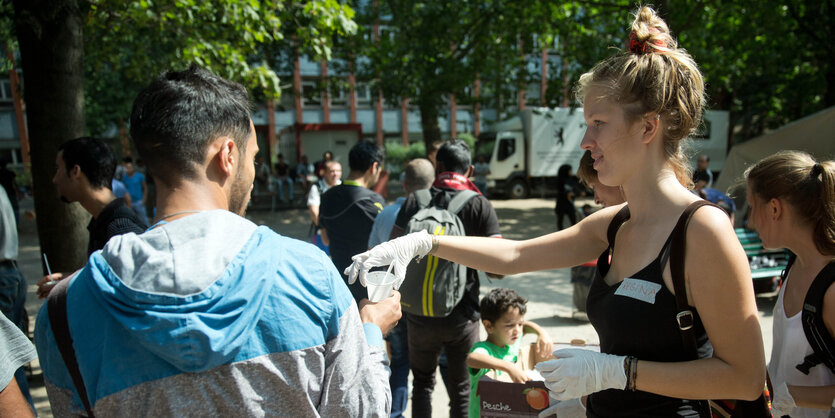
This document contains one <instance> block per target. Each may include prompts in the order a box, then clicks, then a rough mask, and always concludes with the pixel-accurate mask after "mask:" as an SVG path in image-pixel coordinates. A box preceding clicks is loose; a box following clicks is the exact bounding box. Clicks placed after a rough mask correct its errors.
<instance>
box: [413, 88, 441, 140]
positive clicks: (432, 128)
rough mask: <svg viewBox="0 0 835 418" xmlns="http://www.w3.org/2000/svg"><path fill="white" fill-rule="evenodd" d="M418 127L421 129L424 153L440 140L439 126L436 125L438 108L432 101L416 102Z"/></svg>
mask: <svg viewBox="0 0 835 418" xmlns="http://www.w3.org/2000/svg"><path fill="white" fill-rule="evenodd" d="M418 109H420V127H421V129H423V143H424V145H426V151H427V152H428V151H429V150H430V149H432V144H434V143H436V142H439V141H440V140H441V126H440V125H439V124H438V107H437V105H436V104H435V102H434V101H433V100H418Z"/></svg>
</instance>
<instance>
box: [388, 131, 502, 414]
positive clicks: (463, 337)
mask: <svg viewBox="0 0 835 418" xmlns="http://www.w3.org/2000/svg"><path fill="white" fill-rule="evenodd" d="M470 161H471V160H470V147H469V146H467V143H466V142H464V141H462V140H460V139H452V140H449V141H447V142H445V143H444V144H443V145H442V146H441V147H440V149H438V153H437V155H436V166H435V172H436V177H435V182H434V184H433V185H432V188H431V189H429V191H430V193H431V195H432V203H433V204H434V205H435V206H438V207H441V208H446V207H447V206H448V205H449V202H450V201H451V200H452V198H453V197H454V196H455V195H456V194H457V193H458V192H459V191H461V190H472V191H475V192H478V188H477V187H476V186H475V185H474V184H473V183H472V182H471V181H470V180H469V177H470V175H472V170H473V167H472V166H471V165H470ZM418 210H420V206H419V204H418V202H417V200H416V198H415V195H414V194H411V195H409V197H408V198H407V199H406V202H404V203H403V207H402V208H401V209H400V213H398V215H397V219H396V220H395V222H394V229H393V230H392V238H395V237H398V236H400V235H402V233H403V231H404V230H405V229H406V226H407V224H408V223H409V220H410V219H411V218H412V216H414V215H415V214H416V213H417V212H418ZM458 216H459V218H460V219H461V222H462V223H463V225H464V231H465V232H466V234H467V235H468V236H480V237H501V231H500V230H499V221H498V217H497V216H496V211H495V210H493V206H492V205H491V204H490V201H489V200H487V199H486V198H485V197H484V196H482V195H481V194H479V195H477V196H476V197H474V198H472V199H470V200H469V201H468V202H467V203H466V204H465V205H464V207H463V208H462V209H461V211H460V212H459V213H458ZM491 276H493V275H491ZM493 277H497V278H501V277H502V276H493ZM478 297H479V281H478V272H477V271H476V270H473V269H467V283H466V291H465V294H464V297H463V298H462V299H461V302H459V303H458V305H456V306H455V308H454V309H453V310H452V313H450V314H449V316H447V317H445V318H431V317H422V316H417V315H408V316H407V317H406V321H407V324H408V334H409V365H410V367H411V369H412V375H413V377H414V393H413V394H412V416H414V417H429V416H431V415H432V404H431V401H432V390H433V389H434V387H435V369H437V368H438V358H439V356H440V353H441V349H443V350H444V351H445V352H446V356H447V358H448V364H449V372H448V382H447V391H448V392H450V393H449V398H450V400H451V402H450V416H452V417H465V416H467V410H468V405H469V394H470V382H469V376H468V372H467V366H466V364H465V361H466V358H467V354H468V353H469V352H470V349H471V348H472V346H473V344H475V343H476V342H477V341H478V340H479V334H478V332H479V328H478V320H479V305H478Z"/></svg>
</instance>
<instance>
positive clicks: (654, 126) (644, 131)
mask: <svg viewBox="0 0 835 418" xmlns="http://www.w3.org/2000/svg"><path fill="white" fill-rule="evenodd" d="M659 129H661V116H660V115H658V114H657V113H649V114H647V115H644V117H643V119H641V142H643V143H644V144H649V143H650V142H651V141H652V139H653V138H655V135H656V134H657V133H658V130H659Z"/></svg>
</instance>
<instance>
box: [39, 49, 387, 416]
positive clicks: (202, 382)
mask: <svg viewBox="0 0 835 418" xmlns="http://www.w3.org/2000/svg"><path fill="white" fill-rule="evenodd" d="M130 126H131V136H132V137H133V140H134V141H135V143H136V147H137V149H138V150H139V154H140V156H141V157H142V159H143V160H144V161H145V162H146V164H147V167H148V169H150V170H152V171H153V172H154V176H155V178H156V180H157V181H156V184H157V197H158V199H157V222H156V223H155V224H154V225H153V226H152V227H151V228H150V229H149V230H148V231H146V232H145V233H143V234H141V235H134V234H128V235H122V236H119V237H114V238H113V239H112V240H111V241H110V242H109V243H108V244H107V245H106V246H105V247H104V249H103V250H102V251H100V252H96V253H94V254H93V256H92V257H90V262H89V263H88V264H87V266H85V267H84V268H83V269H82V270H81V271H80V272H79V273H78V274H76V275H74V277H72V278H70V279H69V280H64V281H63V282H61V283H60V284H59V285H57V286H56V288H55V289H54V290H53V291H52V293H51V294H50V298H51V300H50V302H53V301H56V302H57V301H58V299H53V298H58V297H59V296H65V297H66V299H65V302H66V317H67V324H66V325H67V329H68V332H69V335H70V336H71V338H72V344H71V345H70V344H68V343H67V339H66V338H60V337H61V334H60V333H59V334H58V335H55V334H53V333H52V331H51V324H50V320H51V315H50V312H49V310H50V309H52V306H50V304H44V307H43V308H41V311H40V313H39V314H38V320H37V326H36V330H35V340H36V346H37V348H38V354H39V358H40V361H41V367H42V368H43V371H44V380H45V382H46V387H47V391H48V394H49V399H50V403H51V405H52V410H53V412H54V413H55V415H56V416H69V415H74V414H76V413H78V412H80V410H82V409H81V405H80V404H78V403H77V402H78V400H82V402H85V401H86V402H85V403H86V404H87V405H85V408H86V409H88V410H89V411H90V412H93V413H95V415H99V416H114V415H125V414H128V415H136V416H185V415H188V416H265V415H274V414H281V415H290V416H320V415H321V416H372V415H373V416H381V415H387V414H388V410H389V408H390V402H391V395H390V393H389V390H388V371H387V369H386V365H387V361H386V358H385V352H384V351H383V349H382V334H383V332H382V331H388V330H389V329H390V328H391V327H392V326H393V325H394V323H395V322H396V321H397V319H399V318H400V310H399V294H398V293H395V294H394V295H393V296H392V297H390V298H388V299H385V300H383V301H381V302H378V303H375V304H372V303H368V304H366V305H364V306H363V307H362V308H361V309H357V305H356V304H355V303H354V301H353V299H352V298H351V296H350V293H349V292H348V289H347V287H346V286H345V285H344V284H343V280H342V276H341V275H339V273H337V271H336V269H335V268H334V267H333V264H332V263H331V262H330V260H328V259H327V257H326V256H325V254H323V253H322V252H321V251H318V250H316V249H315V247H313V246H312V245H310V244H307V243H303V242H301V241H297V240H293V239H290V238H286V237H282V236H280V235H278V234H276V233H275V232H273V231H272V230H270V229H269V228H266V227H259V226H257V225H255V224H253V223H252V222H250V221H249V220H247V219H245V218H244V217H242V215H243V213H244V211H245V209H246V205H247V202H248V200H249V196H250V191H251V190H252V186H253V180H254V178H255V164H254V163H255V155H256V154H257V153H258V144H257V141H256V137H255V129H254V127H253V125H252V121H251V116H250V104H249V99H248V97H247V92H246V90H245V89H244V88H243V86H241V85H240V84H237V83H234V82H231V81H228V80H224V79H222V78H220V77H218V76H216V75H214V74H212V73H210V72H208V71H206V70H203V69H201V68H199V67H197V66H195V65H192V66H191V67H190V68H188V69H187V70H184V71H177V72H174V71H172V72H167V73H165V74H163V75H162V76H160V77H159V78H157V79H156V80H155V81H153V82H152V83H151V84H150V85H148V86H147V87H146V88H145V89H144V90H142V92H140V93H139V96H138V97H137V99H136V100H135V101H134V105H133V109H132V112H131V118H130ZM363 322H365V323H366V324H365V325H363ZM56 326H57V325H56ZM56 338H59V339H58V340H56ZM62 341H64V343H63V347H65V348H66V347H67V346H69V348H70V350H69V353H68V354H66V357H67V358H73V357H74V358H75V360H77V364H78V371H79V373H78V374H77V375H76V376H75V377H76V378H78V377H81V378H82V379H83V383H80V384H79V386H78V387H80V388H82V389H83V388H89V389H90V390H88V391H86V393H87V395H88V396H85V397H83V398H82V397H81V396H80V395H79V393H84V391H83V390H76V388H77V387H76V386H75V385H74V383H73V382H74V381H75V379H71V378H70V375H71V373H72V371H71V369H68V368H67V366H65V364H67V363H66V362H65V361H64V360H63V358H64V356H62V354H61V353H60V351H59V349H58V347H59V344H62Z"/></svg>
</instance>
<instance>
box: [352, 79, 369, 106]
mask: <svg viewBox="0 0 835 418" xmlns="http://www.w3.org/2000/svg"><path fill="white" fill-rule="evenodd" d="M354 92H355V93H356V95H357V105H359V106H370V105H371V87H370V86H369V85H368V84H357V86H356V88H355V89H354Z"/></svg>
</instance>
